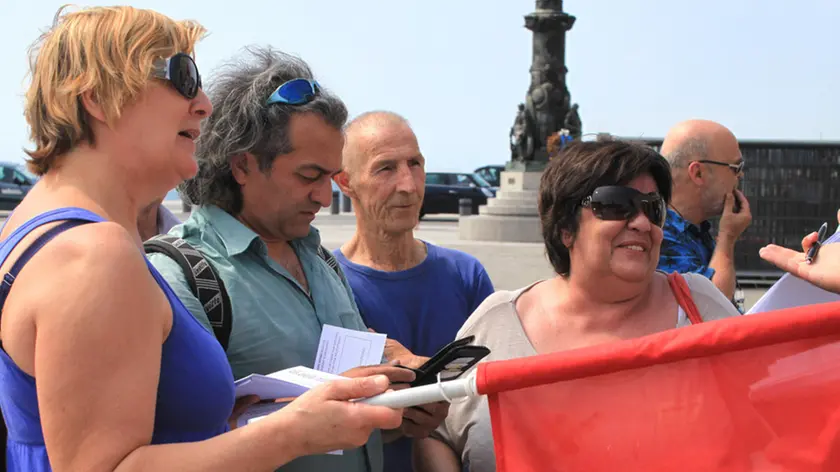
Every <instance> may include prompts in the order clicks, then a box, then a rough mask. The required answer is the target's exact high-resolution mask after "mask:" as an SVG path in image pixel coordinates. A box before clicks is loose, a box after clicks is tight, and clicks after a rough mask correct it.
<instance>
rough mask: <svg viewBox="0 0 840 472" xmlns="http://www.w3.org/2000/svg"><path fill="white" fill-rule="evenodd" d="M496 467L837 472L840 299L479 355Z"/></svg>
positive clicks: (570, 471)
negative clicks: (642, 333) (626, 336)
mask: <svg viewBox="0 0 840 472" xmlns="http://www.w3.org/2000/svg"><path fill="white" fill-rule="evenodd" d="M477 387H478V391H479V393H481V394H486V395H489V404H490V416H491V420H492V426H493V440H494V443H495V451H496V463H497V470H498V471H499V472H513V471H516V472H526V471H558V472H559V471H563V472H578V471H580V472H583V471H585V472H601V471H605V472H606V471H610V472H613V471H645V472H647V471H677V470H679V471H698V472H699V471H704V472H707V471H762V472H764V471H840V302H838V303H828V304H823V305H812V306H807V307H799V308H793V309H787V310H779V311H774V312H768V313H762V314H757V315H749V316H743V317H738V318H731V319H726V320H719V321H713V322H706V323H702V324H698V325H693V326H689V327H685V328H680V329H675V330H669V331H666V332H662V333H658V334H654V335H651V336H646V337H643V338H638V339H632V340H627V341H622V342H618V343H610V344H603V345H598V346H593V347H589V348H585V349H578V350H574V351H566V352H559V353H555V354H547V355H540V356H534V357H529V358H520V359H511V360H507V361H497V362H486V363H482V364H479V366H478V372H477Z"/></svg>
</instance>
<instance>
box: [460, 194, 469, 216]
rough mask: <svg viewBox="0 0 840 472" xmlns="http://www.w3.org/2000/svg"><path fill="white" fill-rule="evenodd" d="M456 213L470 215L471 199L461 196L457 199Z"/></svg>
mask: <svg viewBox="0 0 840 472" xmlns="http://www.w3.org/2000/svg"><path fill="white" fill-rule="evenodd" d="M458 214H459V215H460V216H470V215H472V200H470V199H469V198H462V199H460V200H458Z"/></svg>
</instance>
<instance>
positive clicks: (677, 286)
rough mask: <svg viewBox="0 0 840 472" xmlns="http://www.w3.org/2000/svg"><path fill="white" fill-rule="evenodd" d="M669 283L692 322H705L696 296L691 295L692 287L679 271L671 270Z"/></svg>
mask: <svg viewBox="0 0 840 472" xmlns="http://www.w3.org/2000/svg"><path fill="white" fill-rule="evenodd" d="M668 284H669V285H670V286H671V291H672V292H674V297H675V298H676V299H677V303H679V304H680V308H682V309H683V311H684V312H685V315H686V316H687V317H688V320H689V321H691V324H699V323H702V322H703V317H702V316H700V310H698V309H697V305H696V304H695V303H694V298H693V297H692V296H691V288H690V287H689V286H688V283H687V282H686V281H685V278H683V276H682V275H680V274H679V272H671V273H670V274H668Z"/></svg>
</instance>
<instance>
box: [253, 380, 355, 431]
mask: <svg viewBox="0 0 840 472" xmlns="http://www.w3.org/2000/svg"><path fill="white" fill-rule="evenodd" d="M342 378H344V377H342V376H340V375H333V374H329V373H326V372H318V371H317V370H314V369H310V368H308V367H303V366H297V367H292V368H289V369H284V370H280V371H277V372H274V373H273V374H268V375H260V374H251V375H249V376H247V377H243V378H241V379H239V380H237V381H236V398H240V397H244V396H247V395H256V396H258V397H260V399H261V400H273V399H275V398H286V397H297V396H300V395H302V394H303V393H304V392H306V391H307V390H309V389H310V388H313V387H315V386H317V385H320V384H322V383H324V382H328V381H330V380H336V379H342ZM287 404H288V403H258V404H256V405H252V406H250V407H249V408H248V409H247V410H245V413H243V414H242V416H240V417H239V419H238V420H237V425H238V426H244V425H246V424H248V423H250V422H252V421H257V420H259V419H261V418H262V417H263V416H265V415H268V414H269V413H272V412H274V411H277V410H279V409H280V408H283V407H284V406H286V405H287Z"/></svg>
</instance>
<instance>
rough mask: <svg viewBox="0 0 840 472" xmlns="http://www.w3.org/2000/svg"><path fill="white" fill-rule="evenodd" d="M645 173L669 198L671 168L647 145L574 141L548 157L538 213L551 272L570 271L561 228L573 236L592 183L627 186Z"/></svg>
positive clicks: (665, 197)
mask: <svg viewBox="0 0 840 472" xmlns="http://www.w3.org/2000/svg"><path fill="white" fill-rule="evenodd" d="M643 174H650V175H651V176H652V177H653V180H654V181H655V182H656V187H657V189H658V191H659V194H660V195H662V198H663V199H665V202H666V203H670V201H671V168H670V166H669V165H668V161H666V160H665V158H664V157H662V156H661V155H660V154H659V153H658V152H656V151H655V150H654V149H653V148H651V147H649V146H646V145H644V144H637V143H633V142H628V141H574V142H572V143H570V144H569V145H567V146H566V147H565V148H564V149H563V151H562V152H560V153H559V154H558V155H557V156H556V157H554V158H553V159H551V161H549V163H548V166H547V167H546V168H545V171H544V172H543V175H542V178H541V179H540V190H539V213H540V223H541V224H542V235H543V241H544V242H545V249H546V252H547V254H548V259H549V261H550V262H551V265H552V266H553V267H554V270H555V272H557V273H558V274H560V275H568V274H569V271H570V270H571V267H570V266H571V263H570V260H569V248H567V247H566V246H565V245H564V244H563V238H562V234H563V231H567V232H569V233H570V234H571V235H572V237H575V236H576V235H577V231H578V224H579V222H580V220H579V215H580V208H581V202H582V201H583V199H584V198H586V197H588V196H590V195H591V194H592V192H594V191H595V189H596V188H598V187H601V186H605V185H627V184H628V183H630V181H631V180H633V179H635V178H636V177H638V176H640V175H643Z"/></svg>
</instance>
